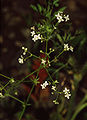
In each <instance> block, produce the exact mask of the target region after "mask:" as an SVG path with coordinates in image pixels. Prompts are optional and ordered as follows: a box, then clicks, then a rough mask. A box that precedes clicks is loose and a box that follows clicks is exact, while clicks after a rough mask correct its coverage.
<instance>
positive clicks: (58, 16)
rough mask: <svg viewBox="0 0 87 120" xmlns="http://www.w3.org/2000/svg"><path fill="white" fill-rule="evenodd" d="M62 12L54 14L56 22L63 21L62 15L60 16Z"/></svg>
mask: <svg viewBox="0 0 87 120" xmlns="http://www.w3.org/2000/svg"><path fill="white" fill-rule="evenodd" d="M62 13H63V12H58V14H57V15H55V16H56V17H57V20H58V23H60V22H62V21H64V19H63V17H62Z"/></svg>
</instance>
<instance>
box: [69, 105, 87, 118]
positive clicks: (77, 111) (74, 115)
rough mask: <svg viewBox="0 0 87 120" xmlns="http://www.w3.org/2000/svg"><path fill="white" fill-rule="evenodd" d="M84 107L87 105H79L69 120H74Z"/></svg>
mask: <svg viewBox="0 0 87 120" xmlns="http://www.w3.org/2000/svg"><path fill="white" fill-rule="evenodd" d="M85 107H87V103H85V104H83V105H81V106H80V107H79V108H78V109H77V110H76V111H75V113H74V114H73V116H72V118H71V120H75V118H76V116H77V115H78V113H79V112H80V111H81V110H83V109H84V108H85Z"/></svg>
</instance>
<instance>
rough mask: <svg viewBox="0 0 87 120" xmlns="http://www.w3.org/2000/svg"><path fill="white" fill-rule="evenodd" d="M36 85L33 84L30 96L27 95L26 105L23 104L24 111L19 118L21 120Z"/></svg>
mask: <svg viewBox="0 0 87 120" xmlns="http://www.w3.org/2000/svg"><path fill="white" fill-rule="evenodd" d="M34 86H35V85H34V84H33V86H32V88H31V91H30V93H29V95H28V97H27V100H26V103H25V105H24V106H23V107H24V108H23V110H22V112H21V115H20V117H19V120H21V119H22V117H23V115H24V112H25V109H26V107H27V103H28V102H29V98H30V96H31V93H32V91H33V89H34Z"/></svg>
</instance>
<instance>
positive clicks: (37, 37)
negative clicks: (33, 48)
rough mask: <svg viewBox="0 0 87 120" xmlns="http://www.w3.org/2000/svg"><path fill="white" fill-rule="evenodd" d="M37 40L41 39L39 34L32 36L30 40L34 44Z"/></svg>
mask: <svg viewBox="0 0 87 120" xmlns="http://www.w3.org/2000/svg"><path fill="white" fill-rule="evenodd" d="M38 39H41V37H40V34H38V35H34V38H32V40H33V41H34V42H36V41H37V40H38Z"/></svg>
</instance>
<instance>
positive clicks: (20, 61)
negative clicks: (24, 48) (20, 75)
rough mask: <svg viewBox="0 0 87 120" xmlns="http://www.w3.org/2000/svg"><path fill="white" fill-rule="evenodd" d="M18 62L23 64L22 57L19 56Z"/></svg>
mask: <svg viewBox="0 0 87 120" xmlns="http://www.w3.org/2000/svg"><path fill="white" fill-rule="evenodd" d="M18 62H19V63H20V64H23V63H24V58H23V55H21V57H20V58H18Z"/></svg>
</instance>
